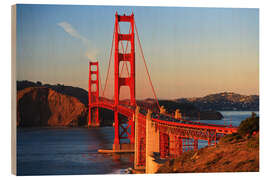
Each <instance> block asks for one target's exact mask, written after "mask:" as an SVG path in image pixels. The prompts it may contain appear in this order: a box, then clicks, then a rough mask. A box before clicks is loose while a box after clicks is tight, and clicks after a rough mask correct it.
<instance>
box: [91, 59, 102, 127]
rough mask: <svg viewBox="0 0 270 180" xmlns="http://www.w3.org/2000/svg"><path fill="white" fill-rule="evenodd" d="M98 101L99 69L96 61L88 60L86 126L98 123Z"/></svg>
mask: <svg viewBox="0 0 270 180" xmlns="http://www.w3.org/2000/svg"><path fill="white" fill-rule="evenodd" d="M98 101H99V70H98V61H97V62H89V83H88V103H89V113H88V116H89V117H88V127H90V126H92V127H96V126H99V125H100V122H99V114H98V106H94V104H95V103H96V104H98Z"/></svg>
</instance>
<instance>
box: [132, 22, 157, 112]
mask: <svg viewBox="0 0 270 180" xmlns="http://www.w3.org/2000/svg"><path fill="white" fill-rule="evenodd" d="M134 26H135V31H136V36H137V40H138V43H139V48H140V52H141V55H142V59H143V62H144V66H145V69H146V72H147V76H148V80H149V82H150V85H151V88H152V91H153V94H154V96H155V100H156V103H157V105H158V108H159V109H160V105H159V102H158V99H157V95H156V92H155V89H154V86H153V84H152V80H151V77H150V74H149V71H148V68H147V64H146V61H145V58H144V54H143V51H142V46H141V41H140V38H139V34H138V31H137V26H136V23H135V22H134Z"/></svg>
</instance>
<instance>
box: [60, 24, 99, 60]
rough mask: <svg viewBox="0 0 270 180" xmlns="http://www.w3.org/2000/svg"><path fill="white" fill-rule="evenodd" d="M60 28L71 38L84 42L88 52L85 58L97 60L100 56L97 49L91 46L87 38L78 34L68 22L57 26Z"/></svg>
mask: <svg viewBox="0 0 270 180" xmlns="http://www.w3.org/2000/svg"><path fill="white" fill-rule="evenodd" d="M57 25H58V26H60V27H61V28H63V29H64V31H65V32H66V33H68V34H69V35H70V36H72V37H74V38H77V39H80V40H81V41H82V43H83V44H84V46H85V47H86V49H87V51H86V52H85V56H86V57H87V58H88V59H96V58H97V54H98V50H97V49H96V48H94V47H93V45H91V42H90V41H89V40H88V39H87V38H85V37H84V36H82V35H80V33H78V31H77V30H76V29H75V28H74V27H73V26H72V25H71V24H69V23H68V22H65V21H64V22H60V23H58V24H57Z"/></svg>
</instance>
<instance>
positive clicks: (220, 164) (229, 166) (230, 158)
mask: <svg viewBox="0 0 270 180" xmlns="http://www.w3.org/2000/svg"><path fill="white" fill-rule="evenodd" d="M258 171H259V117H258V116H257V115H256V114H255V113H252V115H251V117H249V118H247V119H246V120H244V121H242V123H241V124H240V126H239V129H238V132H237V133H234V134H230V135H226V136H224V137H222V138H221V139H220V141H219V142H218V144H217V145H216V146H209V147H205V148H202V149H200V150H198V151H188V152H185V153H183V154H182V156H180V157H179V158H176V159H172V160H168V161H167V162H166V163H165V164H163V165H162V166H161V167H160V168H159V169H158V173H183V172H258Z"/></svg>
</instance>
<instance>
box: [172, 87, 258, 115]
mask: <svg viewBox="0 0 270 180" xmlns="http://www.w3.org/2000/svg"><path fill="white" fill-rule="evenodd" d="M176 102H178V103H191V104H192V105H194V106H195V107H197V108H199V109H200V110H206V111H212V110H214V111H222V110H223V111H225V110H238V111H258V110H259V96H258V95H250V96H246V95H240V94H236V93H233V92H222V93H217V94H210V95H207V96H204V97H197V98H180V99H177V100H176Z"/></svg>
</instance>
